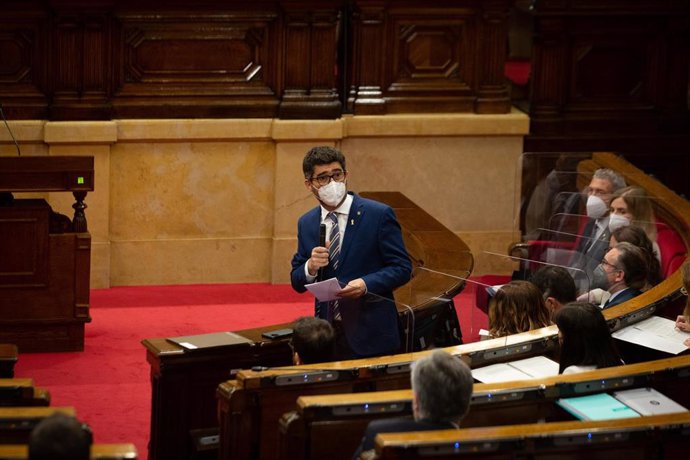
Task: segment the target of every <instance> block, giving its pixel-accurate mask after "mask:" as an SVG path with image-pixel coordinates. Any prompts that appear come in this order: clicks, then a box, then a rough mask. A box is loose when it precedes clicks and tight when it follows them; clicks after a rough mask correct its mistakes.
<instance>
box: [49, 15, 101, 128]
mask: <svg viewBox="0 0 690 460" xmlns="http://www.w3.org/2000/svg"><path fill="white" fill-rule="evenodd" d="M110 25H111V21H110V15H109V13H108V11H107V9H105V7H104V6H101V7H100V8H96V7H87V9H82V8H79V9H71V7H66V8H65V9H61V8H59V7H58V9H57V10H56V11H55V12H54V14H53V25H52V27H51V35H52V38H51V43H52V52H51V53H50V54H49V55H46V56H44V59H48V62H49V63H50V64H49V65H50V73H51V78H50V81H51V91H52V94H53V99H52V103H51V106H50V114H49V117H50V118H51V119H52V120H109V119H110V118H111V113H110V110H111V107H110V96H111V87H110V77H109V72H110V66H111V61H110V55H111V48H112V46H111V36H110V30H111V27H110Z"/></svg>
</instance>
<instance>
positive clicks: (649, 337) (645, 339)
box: [611, 316, 690, 355]
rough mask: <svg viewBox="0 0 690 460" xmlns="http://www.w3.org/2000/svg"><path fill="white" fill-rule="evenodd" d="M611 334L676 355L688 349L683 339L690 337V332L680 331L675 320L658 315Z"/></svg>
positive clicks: (620, 338)
mask: <svg viewBox="0 0 690 460" xmlns="http://www.w3.org/2000/svg"><path fill="white" fill-rule="evenodd" d="M611 335H612V336H613V337H615V338H617V339H619V340H623V341H625V342H630V343H634V344H637V345H642V346H645V347H647V348H653V349H654V350H659V351H664V352H666V353H672V354H674V355H677V354H678V353H680V352H682V351H685V350H687V349H688V347H686V346H685V345H683V341H685V340H686V339H688V338H690V332H682V331H679V330H677V329H676V323H675V322H673V321H671V320H670V319H666V318H661V317H658V316H651V317H649V318H647V319H645V320H642V321H640V322H639V323H635V324H633V325H630V326H628V327H625V328H623V329H619V330H617V331H616V332H614V333H613V334H611Z"/></svg>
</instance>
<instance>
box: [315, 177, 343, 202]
mask: <svg viewBox="0 0 690 460" xmlns="http://www.w3.org/2000/svg"><path fill="white" fill-rule="evenodd" d="M346 193H347V186H346V185H345V182H336V181H334V180H331V181H330V182H329V183H328V184H326V185H324V186H323V187H321V188H320V189H319V190H318V194H319V199H320V200H321V201H322V202H323V203H324V204H326V205H328V206H338V205H339V204H340V202H341V201H343V198H345V194H346Z"/></svg>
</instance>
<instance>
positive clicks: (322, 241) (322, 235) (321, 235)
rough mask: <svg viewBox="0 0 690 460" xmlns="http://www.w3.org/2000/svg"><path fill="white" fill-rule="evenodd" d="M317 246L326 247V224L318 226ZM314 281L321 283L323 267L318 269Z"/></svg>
mask: <svg viewBox="0 0 690 460" xmlns="http://www.w3.org/2000/svg"><path fill="white" fill-rule="evenodd" d="M319 246H323V247H326V224H323V223H322V224H321V226H319ZM316 280H317V281H323V267H321V268H319V271H318V273H317V274H316Z"/></svg>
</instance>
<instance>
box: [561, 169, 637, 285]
mask: <svg viewBox="0 0 690 460" xmlns="http://www.w3.org/2000/svg"><path fill="white" fill-rule="evenodd" d="M622 187H625V180H624V179H623V177H621V175H620V174H618V173H617V172H615V171H613V170H611V169H597V170H596V171H595V172H594V175H593V176H592V180H591V181H590V183H589V186H588V187H587V190H586V193H587V217H589V221H588V222H587V224H586V225H585V228H584V231H583V232H582V235H581V237H580V238H579V240H578V244H577V246H576V251H577V254H578V257H577V258H575V259H574V260H573V262H572V263H571V266H572V267H573V268H577V269H580V270H583V271H584V273H585V274H586V275H587V278H588V280H586V281H585V280H576V282H578V284H579V286H578V287H579V288H580V290H581V291H582V290H587V289H590V288H596V287H601V288H603V286H600V285H595V284H594V283H593V282H592V280H593V274H594V270H595V269H596V267H597V265H599V263H600V262H601V259H602V257H603V256H604V253H605V252H606V249H607V248H608V244H609V237H610V236H611V233H610V231H609V204H610V202H611V197H612V195H613V193H614V192H615V191H616V190H618V189H620V188H622Z"/></svg>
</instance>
